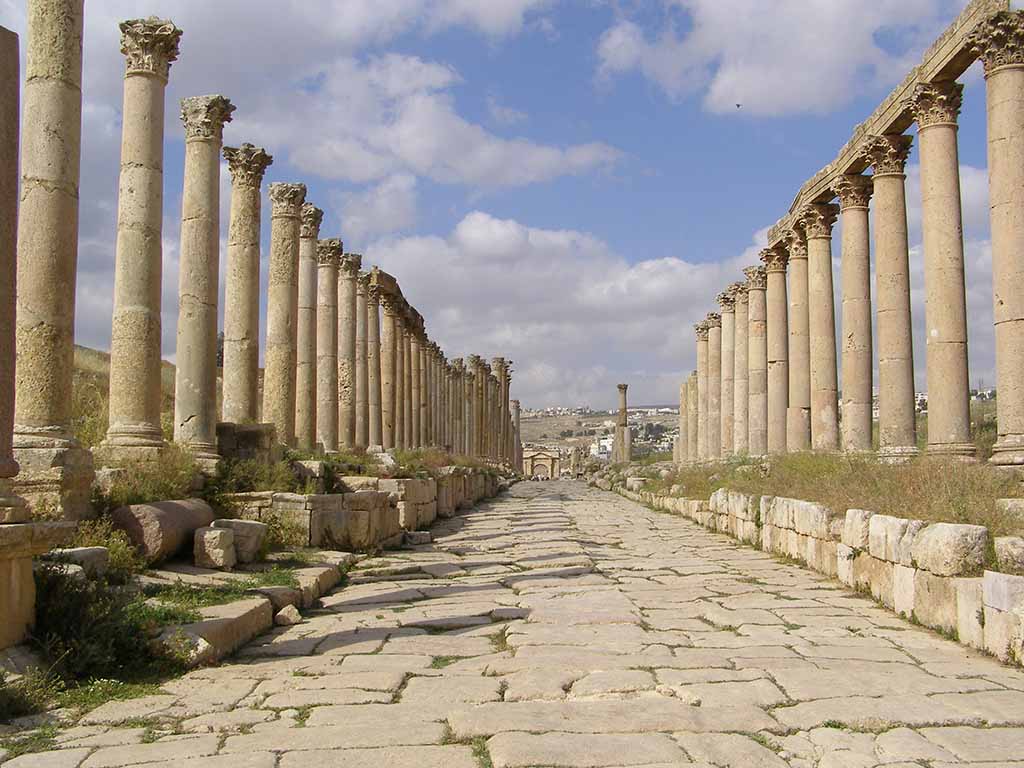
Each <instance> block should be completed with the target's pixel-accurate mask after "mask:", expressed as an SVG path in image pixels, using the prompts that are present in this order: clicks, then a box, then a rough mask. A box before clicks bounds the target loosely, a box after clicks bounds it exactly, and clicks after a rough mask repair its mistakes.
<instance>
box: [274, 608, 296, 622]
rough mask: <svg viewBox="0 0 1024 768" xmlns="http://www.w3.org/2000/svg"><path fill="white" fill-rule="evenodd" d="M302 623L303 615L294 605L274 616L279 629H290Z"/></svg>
mask: <svg viewBox="0 0 1024 768" xmlns="http://www.w3.org/2000/svg"><path fill="white" fill-rule="evenodd" d="M301 623H302V614H301V613H299V609H298V608H296V607H295V606H294V605H287V606H285V607H284V608H282V609H281V610H280V611H278V612H277V614H276V615H275V616H274V624H276V625H277V626H279V627H290V626H292V625H294V624H301Z"/></svg>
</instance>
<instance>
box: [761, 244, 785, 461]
mask: <svg viewBox="0 0 1024 768" xmlns="http://www.w3.org/2000/svg"><path fill="white" fill-rule="evenodd" d="M761 261H763V262H764V267H765V272H766V274H767V286H768V287H767V289H766V293H765V319H766V322H767V325H768V327H767V330H766V335H767V344H766V346H767V351H768V453H770V454H775V455H777V454H780V453H785V452H786V421H787V418H788V412H789V319H788V314H789V306H788V303H787V301H786V265H787V264H788V263H789V253H788V251H786V249H785V248H782V247H779V246H776V247H775V248H768V249H766V250H764V251H761Z"/></svg>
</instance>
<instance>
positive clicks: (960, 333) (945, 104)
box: [908, 82, 1024, 458]
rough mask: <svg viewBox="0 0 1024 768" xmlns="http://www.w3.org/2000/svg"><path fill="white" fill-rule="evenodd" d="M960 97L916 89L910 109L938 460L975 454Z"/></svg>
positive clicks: (931, 437) (955, 90)
mask: <svg viewBox="0 0 1024 768" xmlns="http://www.w3.org/2000/svg"><path fill="white" fill-rule="evenodd" d="M963 90H964V87H963V86H962V85H960V84H959V83H954V82H940V83H928V84H921V85H918V86H917V88H915V89H914V96H913V98H912V99H911V100H910V101H909V103H908V106H909V107H910V109H911V112H912V113H913V115H914V119H915V120H916V121H917V139H918V142H919V143H920V146H919V152H920V156H921V231H922V235H923V239H924V261H925V264H924V287H925V299H924V321H925V328H926V332H925V350H926V361H927V364H926V368H925V370H926V373H927V378H928V449H927V450H928V453H933V454H936V455H939V456H960V457H965V458H973V457H974V455H975V453H976V448H975V445H974V443H973V442H972V441H971V405H970V379H969V374H968V365H967V296H966V292H965V291H966V289H965V285H964V238H963V222H962V215H961V210H960V159H959V151H958V148H957V138H956V134H957V117H958V116H959V114H960V104H961V101H962V98H963ZM990 167H991V166H990ZM1022 359H1024V358H1022Z"/></svg>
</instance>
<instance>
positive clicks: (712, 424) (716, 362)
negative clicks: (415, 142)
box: [708, 312, 722, 461]
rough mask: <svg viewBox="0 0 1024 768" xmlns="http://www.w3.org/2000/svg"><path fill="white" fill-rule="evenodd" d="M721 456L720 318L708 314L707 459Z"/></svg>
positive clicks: (713, 313)
mask: <svg viewBox="0 0 1024 768" xmlns="http://www.w3.org/2000/svg"><path fill="white" fill-rule="evenodd" d="M721 455H722V318H721V316H720V315H719V314H718V313H717V312H711V313H709V314H708V458H709V459H711V460H712V461H716V460H717V459H719V458H720V457H721Z"/></svg>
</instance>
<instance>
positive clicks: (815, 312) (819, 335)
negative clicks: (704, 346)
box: [800, 203, 839, 451]
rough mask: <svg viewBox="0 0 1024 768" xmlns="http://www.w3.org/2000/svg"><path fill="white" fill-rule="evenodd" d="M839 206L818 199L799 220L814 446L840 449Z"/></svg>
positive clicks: (812, 439)
mask: <svg viewBox="0 0 1024 768" xmlns="http://www.w3.org/2000/svg"><path fill="white" fill-rule="evenodd" d="M838 213H839V206H837V205H833V204H831V203H827V204H826V203H815V204H812V205H809V206H807V208H806V209H804V211H803V214H802V216H801V219H800V222H801V224H802V226H803V230H804V234H805V235H806V237H807V305H808V313H807V316H808V329H809V332H810V352H811V448H813V449H814V450H816V451H836V450H838V449H839V399H838V397H839V373H838V371H837V369H836V308H835V294H834V293H833V289H832V225H833V223H834V222H835V220H836V216H837V215H838Z"/></svg>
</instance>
